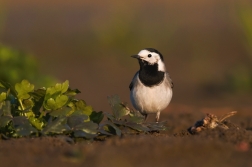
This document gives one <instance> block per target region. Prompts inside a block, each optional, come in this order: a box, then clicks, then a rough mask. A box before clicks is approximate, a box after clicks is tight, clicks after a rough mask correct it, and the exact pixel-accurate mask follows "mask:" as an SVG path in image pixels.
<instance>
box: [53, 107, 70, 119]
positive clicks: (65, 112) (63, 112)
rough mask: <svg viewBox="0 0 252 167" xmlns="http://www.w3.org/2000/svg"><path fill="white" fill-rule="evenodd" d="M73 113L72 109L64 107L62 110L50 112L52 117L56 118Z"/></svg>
mask: <svg viewBox="0 0 252 167" xmlns="http://www.w3.org/2000/svg"><path fill="white" fill-rule="evenodd" d="M71 111H72V109H71V108H69V107H63V108H60V109H57V110H54V111H52V112H50V115H51V116H54V117H59V116H67V115H68V114H69V113H70V112H71Z"/></svg>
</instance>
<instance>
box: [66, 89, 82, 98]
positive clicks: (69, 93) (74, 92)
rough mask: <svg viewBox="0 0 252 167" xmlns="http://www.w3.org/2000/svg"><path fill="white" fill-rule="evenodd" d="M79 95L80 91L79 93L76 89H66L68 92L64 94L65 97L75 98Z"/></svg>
mask: <svg viewBox="0 0 252 167" xmlns="http://www.w3.org/2000/svg"><path fill="white" fill-rule="evenodd" d="M79 93H81V91H79V90H78V89H73V90H72V89H70V88H68V90H67V91H66V92H65V93H64V94H65V95H67V96H75V95H77V94H79Z"/></svg>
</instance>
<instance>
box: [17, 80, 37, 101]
mask: <svg viewBox="0 0 252 167" xmlns="http://www.w3.org/2000/svg"><path fill="white" fill-rule="evenodd" d="M15 90H16V91H17V97H18V98H19V99H28V98H29V97H30V95H29V92H32V91H33V90H34V85H33V84H30V82H29V81H27V80H22V81H21V83H16V85H15Z"/></svg>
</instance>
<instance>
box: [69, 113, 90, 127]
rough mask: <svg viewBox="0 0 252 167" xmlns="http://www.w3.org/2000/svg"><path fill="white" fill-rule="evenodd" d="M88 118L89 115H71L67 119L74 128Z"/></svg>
mask: <svg viewBox="0 0 252 167" xmlns="http://www.w3.org/2000/svg"><path fill="white" fill-rule="evenodd" d="M87 119H88V116H87V115H71V116H69V117H68V119H67V124H68V125H69V126H70V127H71V128H72V129H74V128H75V127H76V126H78V125H79V124H82V123H83V122H84V121H85V120H87Z"/></svg>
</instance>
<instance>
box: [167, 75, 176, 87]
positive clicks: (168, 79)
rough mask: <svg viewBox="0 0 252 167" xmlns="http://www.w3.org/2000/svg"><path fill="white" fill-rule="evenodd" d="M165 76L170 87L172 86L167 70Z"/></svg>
mask: <svg viewBox="0 0 252 167" xmlns="http://www.w3.org/2000/svg"><path fill="white" fill-rule="evenodd" d="M166 78H167V81H168V83H169V85H170V86H171V88H173V86H174V84H173V81H172V79H171V77H170V75H169V73H168V72H166Z"/></svg>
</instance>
